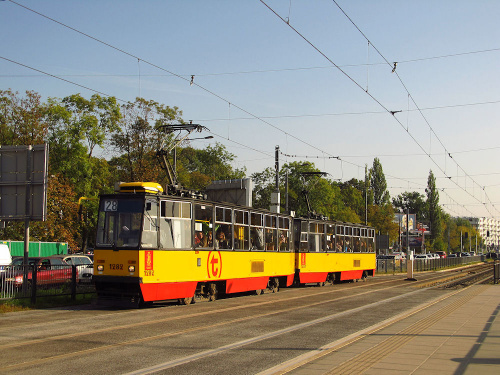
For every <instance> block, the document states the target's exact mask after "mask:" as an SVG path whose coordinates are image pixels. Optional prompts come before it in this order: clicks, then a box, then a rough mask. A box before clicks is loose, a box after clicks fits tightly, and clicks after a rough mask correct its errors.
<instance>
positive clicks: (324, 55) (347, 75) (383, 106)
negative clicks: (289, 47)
mask: <svg viewBox="0 0 500 375" xmlns="http://www.w3.org/2000/svg"><path fill="white" fill-rule="evenodd" d="M332 1H333V2H334V3H335V4H336V5H337V7H339V9H341V11H342V12H343V13H344V14H345V15H346V17H347V18H348V19H349V20H350V21H351V22H352V23H353V24H354V22H353V21H352V20H351V19H350V18H349V16H348V15H347V14H346V13H345V12H344V11H343V10H342V8H340V6H339V5H338V4H337V3H336V2H335V0H332ZM260 2H261V3H262V4H263V5H264V6H265V7H267V8H268V9H269V10H270V11H271V12H272V13H273V14H274V15H275V16H276V17H278V18H279V19H280V20H281V21H282V22H284V23H285V24H286V25H287V26H288V27H289V28H290V29H292V30H293V31H294V32H295V33H296V34H297V35H298V36H299V37H300V38H302V39H303V40H304V41H305V42H306V43H307V44H309V45H310V46H311V47H312V48H313V49H314V50H316V51H317V52H318V53H319V54H320V55H321V56H323V57H324V58H325V59H326V60H328V62H330V63H331V64H332V65H333V66H335V67H336V68H337V69H338V70H339V71H340V72H341V73H342V74H343V75H345V76H346V77H347V78H348V79H349V80H350V81H351V82H353V83H354V84H355V85H356V86H357V87H358V88H359V89H361V90H363V91H364V92H365V93H366V94H367V95H368V96H369V97H370V98H372V100H374V101H375V102H376V103H377V104H378V105H379V106H380V107H382V108H383V109H384V110H385V111H386V112H388V113H390V114H392V115H393V116H392V117H393V118H394V119H395V120H396V121H397V122H398V123H399V125H400V126H401V127H402V128H403V129H405V126H404V125H403V123H402V122H401V121H400V120H399V119H398V118H397V117H396V116H394V114H393V112H394V113H396V111H390V110H389V109H388V108H387V107H386V106H385V105H384V104H383V103H382V102H380V101H379V100H378V99H377V98H376V97H374V96H373V95H372V94H370V93H369V92H368V91H366V90H365V89H364V88H363V87H362V86H361V84H359V83H358V82H357V81H356V80H355V79H353V78H352V77H351V76H350V75H349V74H347V73H346V72H345V71H344V70H343V69H342V68H341V67H340V66H339V65H337V64H336V63H335V62H334V61H333V60H331V59H330V58H329V57H328V56H327V55H326V54H325V53H323V51H321V50H320V49H319V48H318V47H316V46H315V45H314V44H313V43H312V42H311V41H309V40H308V39H307V38H306V37H305V36H304V35H303V34H302V33H301V32H299V31H298V30H297V29H296V28H294V27H293V26H292V25H290V23H288V22H286V21H285V19H284V18H283V17H281V16H280V15H279V14H278V13H277V12H276V11H275V10H274V9H273V8H271V7H270V6H269V5H268V4H267V3H266V2H265V1H264V0H260ZM354 26H355V27H356V28H357V29H358V30H359V32H360V33H361V34H362V35H363V37H365V39H366V40H368V41H369V39H368V38H367V37H366V36H365V35H364V33H363V32H362V31H361V30H360V29H359V27H358V26H357V25H356V24H354ZM370 43H371V45H372V46H373V48H374V49H375V51H377V53H379V55H380V56H381V57H382V58H383V59H384V60H385V61H386V63H387V64H388V65H389V66H391V68H393V67H394V64H391V63H390V62H389V61H388V60H387V59H386V58H385V57H384V56H383V55H382V54H381V53H380V51H379V50H378V49H377V48H376V46H374V45H373V43H372V42H370ZM396 75H397V72H396ZM397 76H398V77H399V75H397ZM399 79H400V81H401V83H402V84H403V87H404V88H405V90H406V91H407V93H408V94H410V93H409V91H408V89H407V88H406V86H405V85H404V83H403V82H402V80H401V77H399ZM412 100H413V98H412ZM413 102H414V103H415V105H416V106H417V104H416V102H415V101H414V100H413ZM417 107H418V106H417ZM420 113H421V111H420ZM421 114H422V113H421ZM422 116H423V114H422ZM424 118H425V117H424ZM426 122H427V124H428V125H429V127H430V128H431V129H432V127H431V126H430V124H429V123H428V121H427V119H426ZM405 130H406V129H405ZM432 131H433V132H434V130H433V129H432ZM407 134H408V135H409V136H410V138H412V139H413V141H414V142H415V143H416V144H417V145H418V146H419V147H420V149H421V150H422V151H423V152H424V153H425V154H426V155H427V156H428V157H429V159H430V160H431V161H432V162H433V164H434V165H436V167H437V168H438V169H439V170H440V171H441V172H442V173H443V174H444V175H446V172H445V171H444V170H443V169H442V168H441V166H440V165H439V164H438V163H437V162H436V161H435V160H434V159H433V158H432V156H431V154H430V153H429V152H427V151H426V150H425V148H424V147H423V146H422V145H421V144H420V143H419V142H418V141H417V139H416V138H415V137H414V136H413V134H411V133H410V132H409V131H407ZM434 134H435V133H434ZM436 137H437V135H436ZM437 138H438V137H437ZM438 139H439V138H438ZM439 141H440V143H441V144H442V142H441V140H439ZM443 147H444V145H443ZM457 165H458V164H457ZM453 182H454V183H455V184H456V185H457V186H458V187H460V188H461V189H462V190H463V191H465V192H466V193H467V194H469V195H470V196H471V197H472V198H474V199H476V200H478V201H480V200H479V199H478V198H477V197H475V196H474V195H472V194H471V193H470V192H468V191H467V190H466V189H464V188H462V187H461V186H460V185H459V184H458V183H456V182H455V181H453ZM487 211H488V213H489V214H490V215H491V212H490V211H489V210H487Z"/></svg>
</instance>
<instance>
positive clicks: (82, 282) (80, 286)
mask: <svg viewBox="0 0 500 375" xmlns="http://www.w3.org/2000/svg"><path fill="white" fill-rule="evenodd" d="M79 272H80V270H79V269H78V267H77V266H74V265H73V266H70V265H61V266H45V267H44V266H42V267H40V266H38V267H36V266H33V265H29V266H24V265H21V266H9V267H7V268H6V269H5V270H3V272H1V273H0V299H14V298H30V299H31V302H32V303H33V304H34V303H36V300H37V298H38V297H49V296H64V295H69V296H71V299H72V300H75V299H76V295H77V294H81V293H93V292H95V287H94V284H93V283H92V281H91V278H85V279H82V278H79V277H78V275H79Z"/></svg>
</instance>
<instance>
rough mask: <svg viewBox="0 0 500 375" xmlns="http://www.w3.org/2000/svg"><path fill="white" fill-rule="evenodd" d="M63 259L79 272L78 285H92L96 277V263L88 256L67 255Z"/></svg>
mask: <svg viewBox="0 0 500 375" xmlns="http://www.w3.org/2000/svg"><path fill="white" fill-rule="evenodd" d="M62 259H63V260H64V261H65V262H66V263H68V264H69V265H71V266H73V265H75V266H76V268H77V270H78V278H77V282H78V283H90V282H91V281H92V276H93V275H94V262H92V259H90V257H88V256H87V255H76V254H73V255H65V256H63V257H62Z"/></svg>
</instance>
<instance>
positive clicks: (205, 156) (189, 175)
mask: <svg viewBox="0 0 500 375" xmlns="http://www.w3.org/2000/svg"><path fill="white" fill-rule="evenodd" d="M177 155H178V157H177V171H178V177H179V181H180V182H181V184H182V185H183V186H185V187H187V188H189V189H196V190H203V189H205V188H206V187H207V186H208V185H209V184H210V182H211V181H217V180H231V179H240V178H244V177H245V169H244V168H243V169H237V168H236V169H233V167H232V166H231V163H232V162H233V161H234V159H235V155H234V154H232V153H230V152H228V151H227V150H226V147H225V146H224V145H222V144H220V143H216V144H215V145H214V146H211V145H209V146H208V147H207V148H205V149H195V148H192V147H185V148H178V151H177Z"/></svg>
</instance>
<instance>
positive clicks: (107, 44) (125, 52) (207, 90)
mask: <svg viewBox="0 0 500 375" xmlns="http://www.w3.org/2000/svg"><path fill="white" fill-rule="evenodd" d="M8 1H9V2H11V3H13V4H16V5H18V6H20V7H22V8H24V9H26V10H28V11H30V12H33V13H35V14H37V15H39V16H41V17H44V18H46V19H48V20H50V21H52V22H55V23H57V24H59V25H61V26H63V27H65V28H68V29H70V30H72V31H74V32H76V33H78V34H81V35H83V36H85V37H87V38H90V39H92V40H94V41H96V42H98V43H101V44H103V45H105V46H107V47H109V48H112V49H114V50H115V51H118V52H121V53H123V54H125V55H127V56H129V57H132V58H133V59H135V60H140V61H142V62H143V63H144V64H148V65H150V66H152V67H154V68H157V69H159V70H161V71H164V72H166V73H169V74H171V75H173V76H175V77H177V78H180V79H182V80H184V81H185V82H188V83H189V84H190V85H193V86H196V87H198V88H199V89H201V90H203V91H205V92H207V93H208V94H210V95H212V96H214V97H216V98H218V99H220V100H221V101H224V102H226V103H229V104H231V105H232V106H233V107H235V108H237V109H239V110H240V111H242V112H243V113H246V114H247V115H249V116H251V117H253V118H254V119H256V120H259V121H261V122H263V123H264V124H266V125H268V126H270V127H272V128H274V129H276V130H278V131H280V132H282V133H284V134H285V135H287V136H290V137H292V138H294V139H295V140H297V141H299V142H301V143H303V144H305V145H307V146H309V147H311V148H313V149H315V150H317V151H319V152H322V153H326V154H327V155H331V154H329V153H327V152H325V151H323V150H321V149H320V148H318V147H316V146H314V145H312V144H310V143H309V142H306V141H304V140H303V139H300V138H299V137H297V136H294V135H293V134H290V133H288V132H286V131H284V130H283V129H281V128H279V127H277V126H276V125H273V124H271V123H270V122H268V121H265V120H264V119H263V118H261V117H259V116H257V115H255V114H253V113H251V112H249V111H247V110H245V109H244V108H242V107H240V106H238V105H236V104H234V103H233V102H231V101H229V100H228V99H225V98H224V97H222V96H221V95H219V94H217V93H215V92H213V91H211V90H209V89H207V88H206V87H203V86H201V85H200V84H197V83H196V82H194V79H193V80H192V79H191V77H193V76H191V77H190V78H186V77H183V76H182V75H180V74H177V73H174V72H172V71H170V70H168V69H165V68H163V67H160V66H158V65H156V64H154V63H151V62H149V61H148V60H145V59H142V58H140V57H139V56H136V55H134V54H132V53H129V52H127V51H125V50H123V49H121V48H118V47H115V46H113V45H111V44H109V43H107V42H104V41H102V40H100V39H98V38H96V37H93V36H91V35H89V34H87V33H84V32H82V31H80V30H78V29H75V28H74V27H71V26H68V25H66V24H64V23H63V22H60V21H57V20H56V19H53V18H51V17H49V16H46V15H44V14H43V13H40V12H38V11H36V10H34V9H31V8H29V7H27V6H24V5H22V4H19V3H17V2H16V1H14V0H8ZM193 78H194V77H193ZM224 139H225V138H224Z"/></svg>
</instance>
